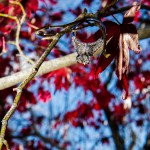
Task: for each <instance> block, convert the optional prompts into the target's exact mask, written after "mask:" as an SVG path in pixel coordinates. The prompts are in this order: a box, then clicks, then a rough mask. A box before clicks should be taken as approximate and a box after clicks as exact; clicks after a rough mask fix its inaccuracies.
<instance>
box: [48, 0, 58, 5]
mask: <svg viewBox="0 0 150 150" xmlns="http://www.w3.org/2000/svg"><path fill="white" fill-rule="evenodd" d="M49 2H50V3H51V5H56V4H57V0H49Z"/></svg>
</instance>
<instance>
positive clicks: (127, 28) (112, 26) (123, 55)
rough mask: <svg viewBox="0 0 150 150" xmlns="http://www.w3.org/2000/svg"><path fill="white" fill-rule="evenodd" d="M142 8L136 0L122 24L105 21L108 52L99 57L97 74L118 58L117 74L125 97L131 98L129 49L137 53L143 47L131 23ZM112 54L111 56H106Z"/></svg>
mask: <svg viewBox="0 0 150 150" xmlns="http://www.w3.org/2000/svg"><path fill="white" fill-rule="evenodd" d="M139 9H140V4H139V3H137V2H134V3H133V4H132V7H131V8H130V9H129V10H128V11H127V12H126V13H125V15H124V18H123V22H122V24H120V25H118V24H116V23H114V22H111V21H107V22H104V24H105V26H106V32H107V41H109V42H107V45H106V52H105V53H104V54H102V55H101V56H100V58H99V62H98V66H97V68H96V72H95V76H96V78H97V77H98V74H99V73H101V72H102V71H104V70H105V68H106V67H107V66H108V65H109V64H110V63H111V62H112V60H113V59H114V58H115V59H116V66H117V68H116V74H117V76H118V78H119V80H120V81H121V84H122V86H123V88H124V90H125V93H124V94H123V97H122V98H123V99H129V97H130V95H129V90H128V88H129V85H128V79H127V73H128V65H129V49H130V50H133V51H134V52H135V53H139V52H141V50H142V49H141V47H140V45H139V42H138V34H137V29H136V27H135V25H133V24H131V22H132V21H133V20H134V17H135V14H136V12H137V11H138V10H139ZM107 54H110V56H109V57H106V56H107Z"/></svg>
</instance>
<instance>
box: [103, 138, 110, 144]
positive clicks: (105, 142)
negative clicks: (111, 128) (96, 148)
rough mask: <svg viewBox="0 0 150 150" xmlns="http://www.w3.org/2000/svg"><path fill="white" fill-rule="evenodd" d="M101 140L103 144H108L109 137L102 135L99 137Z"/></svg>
mask: <svg viewBox="0 0 150 150" xmlns="http://www.w3.org/2000/svg"><path fill="white" fill-rule="evenodd" d="M101 141H102V143H103V144H107V145H108V144H109V139H108V138H107V137H103V138H102V139H101Z"/></svg>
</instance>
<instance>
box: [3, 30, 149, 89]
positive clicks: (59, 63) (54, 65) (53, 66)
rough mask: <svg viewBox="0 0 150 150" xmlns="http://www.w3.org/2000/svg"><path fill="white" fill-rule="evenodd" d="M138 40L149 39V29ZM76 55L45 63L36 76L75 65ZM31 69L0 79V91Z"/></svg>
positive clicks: (140, 32)
mask: <svg viewBox="0 0 150 150" xmlns="http://www.w3.org/2000/svg"><path fill="white" fill-rule="evenodd" d="M138 34H139V39H140V40H142V39H146V38H149V37H150V27H147V28H145V29H140V30H138ZM76 56H77V53H72V54H69V55H66V56H64V57H61V58H57V59H54V60H50V61H45V62H44V63H43V64H42V66H41V67H40V69H39V71H38V73H37V74H36V76H39V75H43V74H46V73H48V72H50V71H54V70H57V69H60V68H64V67H68V66H71V65H74V64H76V63H77V61H76ZM47 66H50V67H47ZM31 70H32V69H31V68H29V69H26V70H24V71H20V72H18V73H14V74H12V75H9V76H6V77H2V78H0V90H3V89H6V88H8V87H11V86H14V85H16V84H18V83H20V82H22V81H23V80H24V79H25V78H26V77H27V76H28V75H29V72H30V71H31Z"/></svg>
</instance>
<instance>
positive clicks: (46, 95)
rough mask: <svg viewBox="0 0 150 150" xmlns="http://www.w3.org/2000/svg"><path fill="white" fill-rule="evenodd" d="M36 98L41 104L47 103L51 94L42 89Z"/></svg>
mask: <svg viewBox="0 0 150 150" xmlns="http://www.w3.org/2000/svg"><path fill="white" fill-rule="evenodd" d="M38 97H39V99H40V101H42V102H44V103H45V102H48V101H50V100H51V93H50V92H49V91H44V90H43V89H42V88H40V89H39V91H38Z"/></svg>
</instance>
